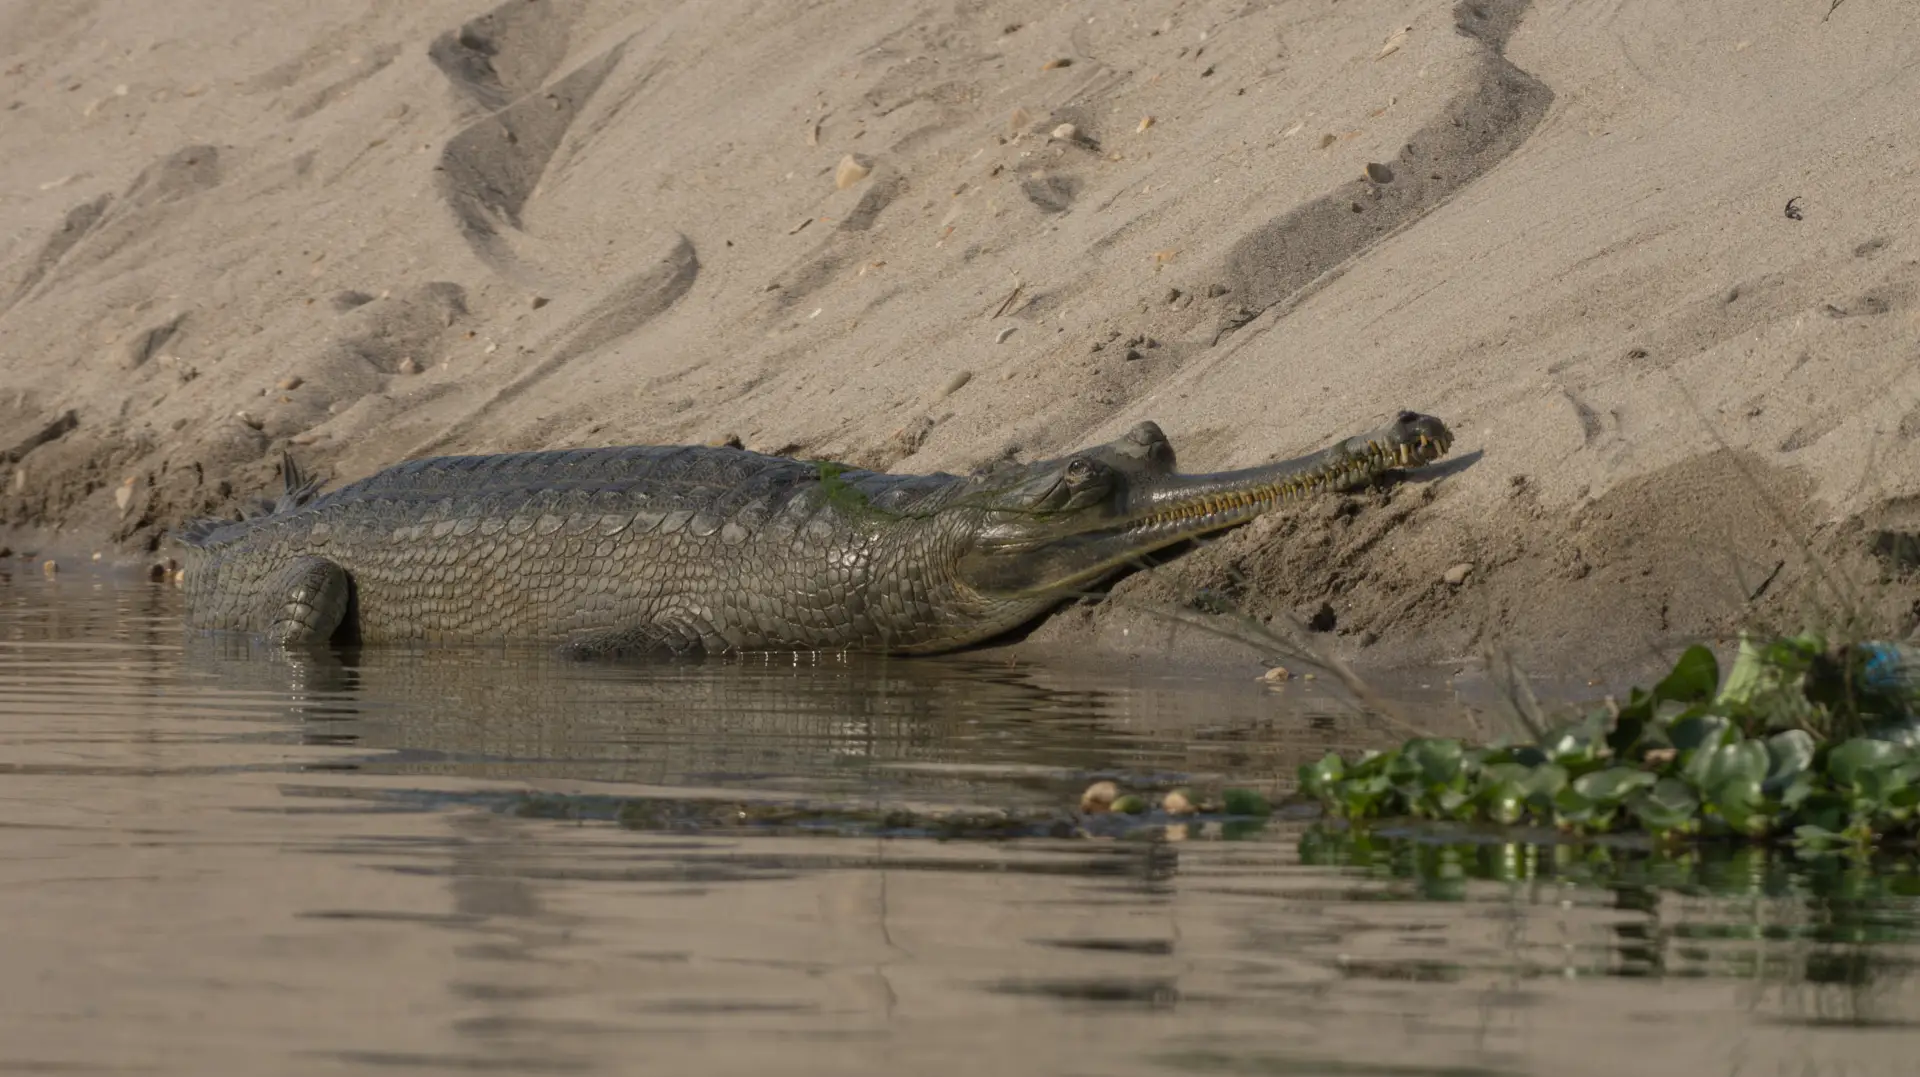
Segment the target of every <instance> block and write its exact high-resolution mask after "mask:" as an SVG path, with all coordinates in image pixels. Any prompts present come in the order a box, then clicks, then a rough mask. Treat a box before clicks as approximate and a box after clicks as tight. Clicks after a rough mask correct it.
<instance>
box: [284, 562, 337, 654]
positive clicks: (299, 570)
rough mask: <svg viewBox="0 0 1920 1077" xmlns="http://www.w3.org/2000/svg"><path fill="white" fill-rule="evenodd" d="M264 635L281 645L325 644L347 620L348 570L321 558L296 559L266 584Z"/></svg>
mask: <svg viewBox="0 0 1920 1077" xmlns="http://www.w3.org/2000/svg"><path fill="white" fill-rule="evenodd" d="M266 593H267V595H268V596H269V598H268V602H269V603H273V602H278V603H279V604H278V605H271V604H270V605H268V607H267V609H266V610H265V611H264V612H265V614H266V622H267V623H266V628H265V633H266V637H267V639H269V640H271V641H273V642H274V643H278V644H281V645H292V644H301V643H325V642H327V641H328V640H330V639H332V638H333V634H334V632H335V631H337V630H338V629H339V627H340V622H341V621H342V620H344V619H345V618H346V616H347V601H348V599H349V598H350V597H351V596H352V587H351V583H350V581H349V579H348V577H347V570H346V569H343V568H341V567H340V566H339V565H336V564H334V563H333V562H332V561H329V560H327V559H326V558H324V557H299V558H296V559H294V560H293V561H292V562H291V563H289V564H288V565H287V566H286V567H285V568H283V569H281V570H280V571H278V572H276V573H274V575H273V578H272V579H271V580H270V581H269V582H268V584H267V592H266Z"/></svg>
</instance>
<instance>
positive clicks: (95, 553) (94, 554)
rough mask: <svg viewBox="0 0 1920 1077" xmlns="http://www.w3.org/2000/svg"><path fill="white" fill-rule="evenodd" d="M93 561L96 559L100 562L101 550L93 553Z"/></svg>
mask: <svg viewBox="0 0 1920 1077" xmlns="http://www.w3.org/2000/svg"><path fill="white" fill-rule="evenodd" d="M93 559H94V560H95V561H98V560H100V551H99V550H95V551H93Z"/></svg>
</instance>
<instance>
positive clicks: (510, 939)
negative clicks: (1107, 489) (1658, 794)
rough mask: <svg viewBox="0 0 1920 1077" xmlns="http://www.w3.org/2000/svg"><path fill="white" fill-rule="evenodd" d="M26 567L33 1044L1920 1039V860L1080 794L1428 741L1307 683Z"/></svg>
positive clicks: (1346, 1071)
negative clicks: (372, 636) (301, 636)
mask: <svg viewBox="0 0 1920 1077" xmlns="http://www.w3.org/2000/svg"><path fill="white" fill-rule="evenodd" d="M23 567H24V566H20V565H18V563H15V565H14V566H13V570H12V573H11V575H10V576H8V575H6V574H5V572H6V570H4V569H0V1073H27V1074H32V1073H60V1074H67V1073H121V1072H127V1073H163V1074H176V1073H177V1074H207V1073H244V1074H282V1073H285V1074H305V1073H343V1072H355V1073H368V1072H402V1073H422V1074H431V1073H470V1072H475V1071H484V1072H504V1073H529V1074H537V1073H663V1074H665V1073H701V1074H705V1073H752V1074H768V1073H779V1074H783V1075H784V1074H836V1075H843V1074H868V1073H872V1074H921V1073H959V1072H968V1073H1001V1072H1004V1073H1016V1074H1028V1073H1032V1074H1041V1073H1045V1074H1053V1073H1060V1074H1102V1075H1107V1074H1131V1073H1143V1074H1145V1073H1154V1074H1161V1073H1180V1074H1210V1073H1225V1074H1243V1073H1244V1074H1301V1075H1310V1074H1330V1075H1371V1074H1381V1075H1402V1074H1406V1075H1411V1074H1448V1075H1477V1074H1486V1075H1496V1074H1552V1075H1563V1074H1564V1075H1573V1074H1609V1075H1613V1074H1621V1073H1634V1074H1666V1073H1673V1074H1682V1073H1684V1074H1742V1075H1752V1074H1795V1075H1807V1074H1869V1073H1912V1072H1915V1070H1916V1069H1920V1025H1916V1020H1917V1019H1920V986H1916V984H1915V981H1914V975H1913V974H1914V962H1915V960H1916V959H1917V958H1920V949H1916V945H1915V940H1916V935H1917V932H1920V898H1916V896H1915V895H1916V894H1920V878H1917V877H1916V876H1915V874H1914V871H1913V867H1912V865H1911V864H1900V863H1878V864H1870V865H1857V864H1849V863H1846V862H1843V861H1823V862H1813V863H1799V862H1794V861H1792V860H1790V859H1783V858H1780V857H1771V858H1769V857H1764V856H1758V855H1749V856H1745V857H1732V858H1730V857H1724V856H1722V857H1708V858H1705V859H1682V860H1665V861H1654V860H1650V859H1648V858H1647V857H1646V856H1644V855H1642V854H1638V853H1634V852H1632V851H1628V850H1614V851H1612V852H1610V853H1609V852H1605V851H1596V850H1581V849H1573V848H1569V847H1565V846H1562V847H1557V848H1556V847H1533V846H1524V845H1510V844H1497V843H1493V842H1491V841H1485V840H1483V841H1481V842H1480V843H1478V844H1464V845H1462V844H1456V845H1446V844H1440V843H1438V842H1437V841H1435V840H1433V839H1431V838H1427V839H1422V840H1418V841H1409V840H1405V839H1399V840H1395V839H1393V838H1391V837H1384V838H1383V837H1376V838H1374V839H1373V840H1372V841H1371V842H1356V841H1354V840H1353V839H1351V838H1343V837H1341V836H1339V835H1328V834H1326V833H1323V832H1321V831H1318V830H1315V829H1313V828H1312V827H1311V826H1310V824H1309V823H1308V822H1307V821H1305V820H1299V819H1286V818H1282V819H1278V820H1276V821H1273V822H1271V823H1268V824H1267V825H1265V826H1264V827H1258V828H1253V829H1247V830H1234V831H1231V832H1228V833H1222V830H1221V828H1220V827H1219V826H1218V825H1217V824H1212V825H1206V826H1194V827H1188V828H1171V829H1162V830H1155V831H1151V832H1148V833H1144V834H1143V833H1134V834H1131V835H1124V836H1123V835H1115V834H1112V833H1106V832H1097V831H1096V832H1094V833H1092V834H1088V833H1085V832H1080V831H1076V830H1075V829H1074V828H1073V827H1072V826H1071V825H1070V824H1071V818H1070V816H1069V814H1068V812H1067V809H1068V808H1069V807H1070V806H1071V805H1072V804H1073V803H1074V802H1075V799H1076V798H1077V795H1078V793H1079V791H1080V790H1081V789H1082V788H1084V787H1085V785H1086V784H1087V782H1088V781H1090V780H1092V779H1093V778H1096V777H1118V778H1121V779H1122V780H1132V781H1135V782H1147V781H1162V780H1170V779H1173V778H1176V777H1181V776H1187V777H1191V778H1192V779H1193V780H1195V781H1196V782H1198V783H1201V784H1210V783H1211V784H1217V783H1221V782H1230V783H1232V784H1238V785H1252V786H1258V787H1279V786H1284V785H1286V784H1290V778H1289V776H1290V775H1291V773H1292V771H1293V768H1294V767H1295V766H1296V765H1297V764H1298V763H1299V762H1300V761H1301V760H1303V759H1306V758H1309V757H1314V756H1318V755H1319V754H1320V753H1322V752H1324V751H1325V750H1326V749H1328V748H1329V747H1341V748H1351V747H1355V746H1362V745H1371V744H1383V743H1385V742H1387V741H1388V740H1390V739H1395V738H1396V737H1397V734H1396V732H1395V730H1393V729H1391V728H1389V727H1386V726H1383V725H1380V724H1378V723H1373V722H1368V721H1363V720H1359V719H1355V718H1353V717H1350V716H1347V715H1345V714H1343V713H1342V712H1341V710H1340V709H1339V708H1338V707H1337V706H1335V705H1334V704H1333V702H1332V701H1330V700H1325V699H1321V698H1318V697H1316V696H1315V695H1314V694H1313V692H1312V691H1311V686H1306V685H1300V684H1298V683H1297V682H1296V683H1295V684H1293V685H1289V686H1287V688H1286V689H1284V690H1281V691H1275V690H1272V689H1269V688H1267V687H1265V686H1263V685H1260V684H1257V683H1254V682H1252V681H1250V680H1242V679H1238V678H1232V679H1228V680H1225V681H1223V680H1222V679H1221V678H1219V677H1205V678H1201V677H1180V676H1170V675H1165V674H1148V673H1144V672H1140V671H1138V670H1130V669H1128V668H1126V667H1115V666H1103V667H1080V666H1072V665H1068V664H1065V663H1048V662H1044V661H1040V660H1037V659H1033V658H1021V659H1015V660H1009V659H1008V658H1007V657H1006V656H1005V655H973V656H968V657H963V658H956V659H942V660H919V661H912V662H898V661H896V662H877V661H865V662H856V661H843V660H838V659H819V660H813V659H802V660H800V661H798V662H796V661H795V660H794V659H792V658H781V659H777V660H772V661H761V660H751V661H734V662H711V663H705V664H677V665H659V666H600V665H580V664H573V663H566V662H558V661H551V660H548V659H547V658H545V657H544V656H541V655H537V654H535V655H525V654H521V655H514V654H505V653H499V652H445V651H441V652H432V651H428V652H404V651H387V652H381V653H374V652H367V653H364V654H359V655H338V656H331V655H329V656H316V657H311V658H304V659H298V660H295V659H289V658H287V657H285V656H279V655H275V654H271V653H268V652H265V651H255V650H250V649H249V648H247V647H244V646H237V645H234V644H230V643H228V644H219V643H214V642H210V641H207V640H202V639H195V638H189V637H187V636H185V635H184V634H183V633H182V632H181V631H180V629H179V628H178V598H177V595H176V594H175V593H174V592H173V591H172V590H171V589H170V588H166V587H158V586H151V585H147V584H144V583H133V582H128V581H124V580H123V581H114V580H111V579H107V578H104V577H99V576H72V575H69V576H63V577H62V578H60V579H58V580H55V581H48V580H45V579H42V578H41V577H40V575H39V573H38V572H37V571H23V570H22V568H23ZM783 813H784V814H783ZM990 813H1001V814H1006V815H1011V816H1013V817H1014V818H1016V819H1019V820H1027V821H1037V822H1035V823H1034V825H1031V826H1024V827H1022V828H1014V832H1015V833H1017V834H1018V835H1021V836H1015V837H1012V838H1008V837H1006V836H1005V832H1004V831H1003V832H998V833H996V832H994V831H992V829H991V828H990V827H974V828H972V829H968V830H964V831H962V832H960V833H959V835H958V836H956V835H955V834H954V833H941V832H940V831H939V830H938V828H937V827H935V828H929V827H928V826H927V825H925V821H926V820H928V819H938V818H942V817H956V816H957V817H964V818H970V819H981V818H986V817H988V816H989V814H990ZM1049 819H1052V820H1056V826H1054V827H1049V826H1048V825H1046V821H1047V820H1049Z"/></svg>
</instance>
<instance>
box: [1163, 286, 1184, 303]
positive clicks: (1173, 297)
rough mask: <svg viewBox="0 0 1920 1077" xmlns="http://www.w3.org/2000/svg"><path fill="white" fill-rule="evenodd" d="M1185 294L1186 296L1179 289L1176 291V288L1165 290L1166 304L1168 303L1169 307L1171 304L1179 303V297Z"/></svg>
mask: <svg viewBox="0 0 1920 1077" xmlns="http://www.w3.org/2000/svg"><path fill="white" fill-rule="evenodd" d="M1185 294H1186V293H1184V292H1182V291H1181V290H1180V289H1178V288H1168V289H1167V303H1168V304H1169V305H1171V304H1174V303H1178V302H1180V297H1181V296H1182V295H1185Z"/></svg>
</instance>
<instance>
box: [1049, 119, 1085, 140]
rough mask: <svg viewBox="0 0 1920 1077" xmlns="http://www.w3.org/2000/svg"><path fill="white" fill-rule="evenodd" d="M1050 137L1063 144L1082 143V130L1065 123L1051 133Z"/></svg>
mask: <svg viewBox="0 0 1920 1077" xmlns="http://www.w3.org/2000/svg"><path fill="white" fill-rule="evenodd" d="M1050 136H1051V137H1053V138H1056V139H1058V140H1060V141H1061V142H1078V141H1080V129H1079V128H1078V127H1075V126H1074V125H1072V124H1070V123H1063V124H1061V125H1060V126H1058V127H1056V128H1054V129H1053V130H1052V131H1051V132H1050Z"/></svg>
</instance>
